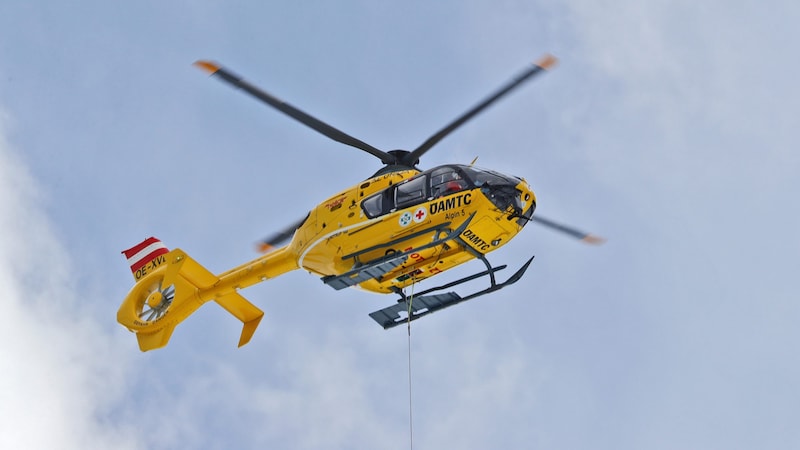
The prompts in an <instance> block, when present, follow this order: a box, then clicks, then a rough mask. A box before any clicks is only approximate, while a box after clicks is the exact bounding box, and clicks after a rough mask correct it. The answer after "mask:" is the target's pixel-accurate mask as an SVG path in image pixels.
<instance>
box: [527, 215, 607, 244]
mask: <svg viewBox="0 0 800 450" xmlns="http://www.w3.org/2000/svg"><path fill="white" fill-rule="evenodd" d="M531 220H532V221H534V222H538V223H539V224H541V225H544V226H546V227H548V228H550V229H552V230H556V231H560V232H562V233H565V234H568V235H570V236H572V237H574V238H577V239H580V240H582V241H583V242H585V243H587V244H602V243H603V242H605V241H606V240H605V239H603V238H601V237H600V236H595V235H593V234H589V233H584V232H583V231H580V230H578V229H576V228H572V227H569V226H566V225H564V224H560V223H558V222H554V221H552V220H550V219H545V218H544V217H542V216H539V215H536V214H534V215H533V216H532V217H531Z"/></svg>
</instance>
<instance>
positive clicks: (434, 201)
mask: <svg viewBox="0 0 800 450" xmlns="http://www.w3.org/2000/svg"><path fill="white" fill-rule="evenodd" d="M418 174H420V172H419V171H416V170H406V171H401V172H393V173H389V174H385V175H381V176H377V177H374V178H372V179H369V180H367V181H364V182H363V183H360V184H359V185H356V186H353V187H351V188H350V189H347V190H345V191H343V192H340V193H339V194H337V195H335V196H333V197H331V198H329V199H328V200H326V201H324V202H322V203H321V204H320V205H319V206H317V207H316V208H315V209H313V210H312V211H311V212H310V214H309V216H308V219H307V220H306V221H305V222H304V223H303V225H301V226H300V228H298V230H297V232H296V233H295V235H294V237H293V239H292V241H291V243H290V244H289V245H288V248H287V249H286V250H288V252H287V253H288V254H291V255H295V257H296V267H298V268H303V269H306V270H308V271H309V272H311V273H314V274H316V275H319V276H327V275H339V274H343V273H346V272H348V271H350V270H352V269H353V268H354V267H356V266H357V265H358V264H364V263H367V262H369V261H372V260H375V259H376V258H380V257H383V256H386V255H388V254H390V253H393V252H404V251H408V250H411V249H414V248H418V247H422V246H424V245H425V244H429V243H431V242H432V241H433V240H434V239H436V238H437V237H438V238H441V237H443V236H445V235H446V234H447V231H452V230H456V229H458V228H459V227H460V226H461V225H462V224H463V223H464V221H466V220H470V222H469V225H468V226H467V227H466V229H464V230H463V232H461V233H460V236H459V237H460V239H459V240H458V241H452V240H451V241H447V242H443V243H441V244H440V245H436V246H433V247H430V248H427V249H424V250H421V251H419V252H413V253H411V254H410V255H409V256H408V257H407V258H406V260H405V262H404V263H403V264H402V265H400V266H398V267H397V268H395V269H394V270H392V271H390V272H389V273H386V274H385V275H383V276H382V277H381V278H380V279H371V280H367V281H364V282H362V283H360V284H359V286H360V287H361V288H363V289H366V290H368V291H373V292H379V293H387V292H392V291H394V290H396V289H397V288H400V289H402V288H403V287H405V286H407V285H409V284H411V283H412V282H414V281H420V280H422V279H425V278H428V277H431V276H434V275H437V274H439V273H442V272H444V271H446V270H448V269H450V268H452V267H455V266H457V265H459V264H462V263H464V262H467V261H469V260H471V259H473V258H475V257H476V254H486V253H488V252H491V251H493V250H495V249H497V248H499V247H501V246H503V245H504V244H506V243H507V242H508V241H510V240H511V239H512V238H513V237H514V236H516V234H517V233H518V232H519V231H520V230H521V229H522V227H523V226H524V224H525V222H526V220H519V218H518V217H514V216H512V214H513V213H514V211H513V210H510V209H509V210H501V209H499V208H498V207H497V206H496V205H495V204H494V203H493V202H492V201H491V200H490V199H489V198H487V196H486V195H485V193H484V192H483V191H482V189H481V188H479V187H475V186H471V187H469V188H465V189H462V190H459V191H457V192H453V193H448V194H445V195H441V196H436V197H432V196H430V195H429V196H427V197H425V198H424V199H422V200H421V201H420V202H418V203H415V204H413V205H410V206H406V207H403V208H393V209H392V210H390V211H389V212H387V213H385V214H382V215H379V216H377V217H373V218H370V217H368V215H367V214H366V212H365V210H364V208H363V207H362V202H363V201H364V200H365V199H366V198H368V197H370V196H373V195H375V194H376V193H378V192H381V191H384V190H386V189H387V188H389V187H391V186H393V185H397V184H398V183H400V182H402V181H403V180H408V179H410V178H412V177H414V176H416V175H418ZM515 188H516V190H517V191H518V192H519V196H520V198H521V199H527V200H522V202H523V203H526V204H524V205H523V210H525V209H527V208H529V207H531V206H532V205H535V197H534V194H533V191H532V190H531V189H530V187H529V186H528V183H527V182H525V181H524V180H519V183H518V184H517V185H516V186H515ZM427 194H430V192H428V193H427ZM520 213H522V211H517V214H520ZM425 230H428V231H427V232H426V231H425ZM467 247H469V248H467ZM286 256H288V255H286ZM282 259H283V258H282ZM287 259H288V258H287ZM286 262H287V263H289V261H286Z"/></svg>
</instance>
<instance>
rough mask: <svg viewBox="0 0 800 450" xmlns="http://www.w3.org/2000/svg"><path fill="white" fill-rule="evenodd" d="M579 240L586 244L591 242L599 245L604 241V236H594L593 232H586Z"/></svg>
mask: <svg viewBox="0 0 800 450" xmlns="http://www.w3.org/2000/svg"><path fill="white" fill-rule="evenodd" d="M581 240H582V241H583V242H585V243H587V244H592V245H601V244H603V243H604V242H605V241H606V240H605V239H604V238H601V237H600V236H595V235H593V234H587V235H586V236H584V238H583V239H581Z"/></svg>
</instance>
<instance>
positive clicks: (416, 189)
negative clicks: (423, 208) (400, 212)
mask: <svg viewBox="0 0 800 450" xmlns="http://www.w3.org/2000/svg"><path fill="white" fill-rule="evenodd" d="M427 184H428V182H427V178H426V177H425V176H421V177H417V178H413V179H411V180H409V181H407V182H405V183H402V184H398V185H397V188H396V189H397V191H396V192H397V193H396V196H395V206H396V207H397V208H398V209H400V208H405V207H407V206H411V205H413V204H415V203H421V202H423V201H424V200H425V188H426V187H427V186H426V185H427Z"/></svg>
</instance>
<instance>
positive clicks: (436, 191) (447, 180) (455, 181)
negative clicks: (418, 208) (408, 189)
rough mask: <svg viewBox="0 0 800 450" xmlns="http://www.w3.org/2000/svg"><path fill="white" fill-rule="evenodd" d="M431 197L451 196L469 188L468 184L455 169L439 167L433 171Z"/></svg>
mask: <svg viewBox="0 0 800 450" xmlns="http://www.w3.org/2000/svg"><path fill="white" fill-rule="evenodd" d="M430 180H431V197H433V198H438V197H443V196H445V195H450V194H452V193H454V192H458V191H462V190H464V189H466V188H467V186H468V183H467V180H465V179H464V178H463V177H462V176H461V173H459V172H458V170H456V168H455V167H439V168H437V169H434V170H433V171H431V175H430Z"/></svg>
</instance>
